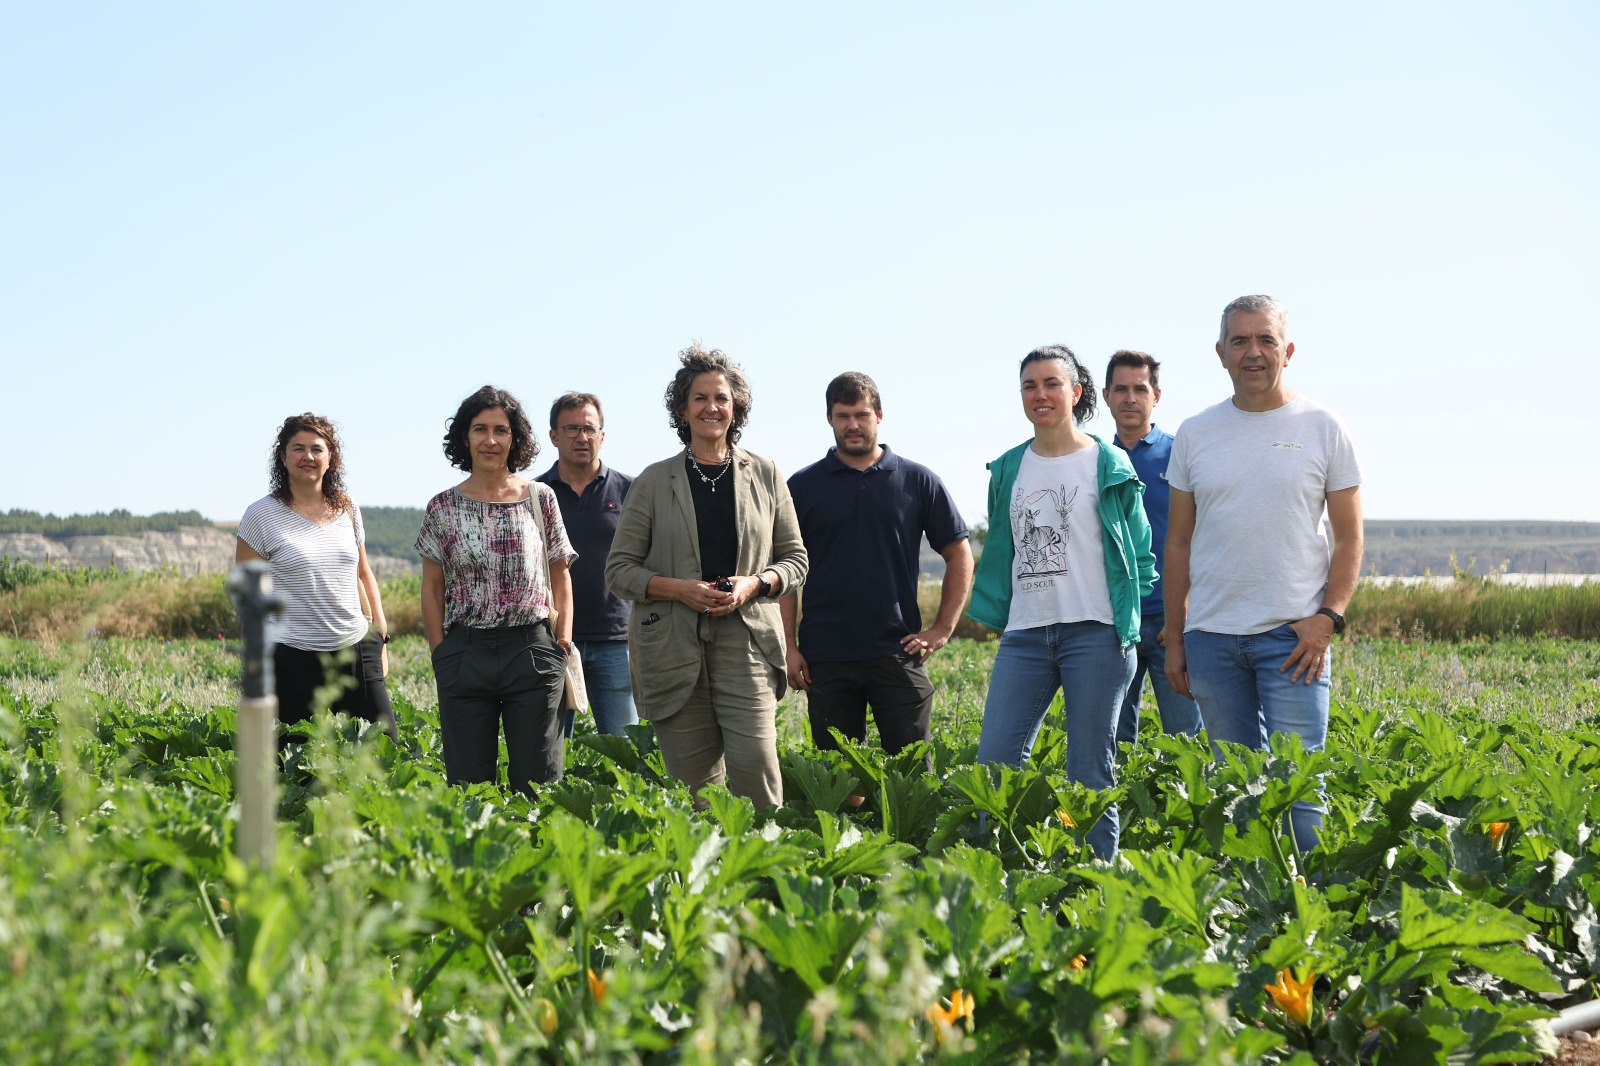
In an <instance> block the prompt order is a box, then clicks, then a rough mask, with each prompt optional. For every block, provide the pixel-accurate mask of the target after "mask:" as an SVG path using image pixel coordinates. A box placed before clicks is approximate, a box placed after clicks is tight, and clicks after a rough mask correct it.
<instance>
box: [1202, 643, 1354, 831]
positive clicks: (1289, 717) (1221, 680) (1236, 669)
mask: <svg viewBox="0 0 1600 1066" xmlns="http://www.w3.org/2000/svg"><path fill="white" fill-rule="evenodd" d="M1299 642H1300V638H1299V637H1298V636H1296V635H1295V631H1294V630H1293V629H1292V628H1291V627H1290V626H1289V625H1287V624H1284V625H1281V626H1279V627H1278V628H1276V629H1269V630H1267V632H1265V633H1255V634H1252V635H1250V636H1233V635H1230V634H1226V633H1206V632H1202V631H1200V630H1191V631H1190V632H1188V633H1185V634H1184V635H1183V648H1184V652H1185V654H1186V656H1187V663H1188V668H1189V690H1190V691H1191V692H1193V693H1194V698H1195V700H1196V701H1197V702H1198V703H1199V704H1200V714H1201V716H1202V717H1203V718H1204V719H1205V723H1206V733H1207V734H1208V735H1209V736H1210V737H1211V740H1212V743H1216V742H1217V741H1221V740H1227V741H1231V742H1233V743H1235V744H1243V745H1245V746H1246V747H1250V748H1256V749H1261V748H1265V747H1267V738H1268V737H1269V736H1271V735H1272V734H1273V733H1296V734H1299V736H1300V741H1301V743H1302V744H1304V745H1305V748H1306V750H1307V751H1321V750H1322V746H1323V745H1324V744H1325V743H1327V740H1328V692H1329V689H1330V687H1331V684H1330V681H1329V677H1330V675H1331V673H1332V664H1333V656H1332V655H1331V654H1330V655H1329V656H1328V658H1327V660H1326V661H1325V663H1324V665H1323V668H1322V676H1321V677H1320V678H1317V679H1316V680H1314V681H1313V682H1312V683H1311V684H1309V685H1308V684H1306V679H1305V678H1303V677H1302V678H1301V679H1300V682H1299V683H1298V684H1295V683H1293V682H1291V681H1290V680H1289V677H1290V675H1292V674H1293V673H1294V671H1293V670H1292V669H1290V670H1284V669H1281V667H1282V666H1283V663H1284V660H1285V659H1287V658H1288V657H1289V653H1290V652H1292V651H1294V648H1295V645H1296V644H1298V643H1299ZM1326 809H1327V808H1326V807H1324V806H1323V804H1322V802H1321V799H1320V796H1319V798H1318V801H1317V802H1315V803H1313V802H1311V801H1309V800H1299V801H1297V802H1296V803H1295V805H1294V809H1293V810H1291V811H1290V813H1289V821H1290V824H1291V825H1292V826H1293V828H1294V837H1295V842H1296V844H1297V845H1298V846H1299V847H1300V849H1301V850H1306V849H1308V848H1312V847H1315V846H1316V843H1317V838H1318V836H1319V834H1320V831H1321V828H1322V814H1323V811H1325V810H1326Z"/></svg>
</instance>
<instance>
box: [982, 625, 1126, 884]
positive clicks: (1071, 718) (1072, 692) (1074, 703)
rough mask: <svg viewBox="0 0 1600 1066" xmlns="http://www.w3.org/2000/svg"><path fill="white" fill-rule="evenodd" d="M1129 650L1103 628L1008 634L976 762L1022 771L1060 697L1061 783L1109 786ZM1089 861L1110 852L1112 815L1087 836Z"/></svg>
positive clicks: (1112, 780)
mask: <svg viewBox="0 0 1600 1066" xmlns="http://www.w3.org/2000/svg"><path fill="white" fill-rule="evenodd" d="M1133 667H1134V655H1133V652H1132V649H1129V650H1127V651H1124V650H1123V648H1122V645H1121V643H1120V642H1119V641H1118V640H1117V630H1116V627H1114V626H1109V625H1106V624H1105V623H1104V622H1061V623H1056V624H1053V625H1047V626H1039V627H1037V628H1035V629H1013V630H1009V631H1007V632H1006V633H1005V634H1003V635H1002V636H1001V638H1000V651H999V652H998V653H997V654H996V655H995V659H994V673H993V675H991V676H990V678H989V695H988V698H987V699H986V700H985V701H984V705H983V732H982V733H981V734H980V735H979V738H978V761H979V762H980V763H988V762H999V763H1009V764H1010V765H1012V766H1022V765H1025V764H1026V763H1027V761H1028V756H1029V755H1030V754H1031V753H1032V751H1033V744H1034V741H1036V740H1038V739H1039V728H1040V726H1042V725H1043V724H1044V716H1045V712H1046V711H1048V710H1049V709H1050V702H1051V701H1052V700H1053V699H1055V695H1056V692H1057V690H1060V692H1061V693H1062V700H1063V710H1064V716H1065V718H1066V726H1067V776H1068V777H1070V778H1071V779H1072V780H1074V781H1077V782H1081V783H1082V784H1085V785H1087V786H1089V787H1090V788H1097V789H1098V788H1110V787H1111V786H1112V784H1114V783H1115V769H1114V767H1115V763H1116V750H1117V749H1116V742H1117V719H1118V716H1119V715H1120V713H1121V710H1122V694H1123V693H1124V692H1126V691H1127V688H1128V681H1129V679H1130V678H1131V677H1132V676H1133ZM1088 839H1089V845H1090V846H1091V847H1093V848H1094V850H1095V854H1096V855H1099V856H1100V857H1101V858H1103V859H1109V858H1111V857H1112V856H1113V855H1115V854H1116V851H1117V808H1116V807H1115V806H1113V807H1111V808H1110V809H1109V810H1107V811H1106V813H1105V816H1104V817H1103V818H1101V819H1100V821H1098V822H1096V823H1095V824H1094V827H1093V828H1091V829H1090V830H1089V836H1088Z"/></svg>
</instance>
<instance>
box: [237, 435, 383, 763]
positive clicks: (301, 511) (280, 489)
mask: <svg viewBox="0 0 1600 1066" xmlns="http://www.w3.org/2000/svg"><path fill="white" fill-rule="evenodd" d="M268 469H269V470H270V471H271V483H272V491H271V492H270V493H268V494H267V495H266V496H263V497H262V498H261V499H259V500H257V501H256V502H255V503H252V504H251V505H250V506H249V507H248V508H246V509H245V512H244V517H243V518H242V519H240V521H239V541H238V545H237V548H236V551H235V557H236V558H237V559H238V560H239V561H240V562H244V561H245V560H247V559H264V560H266V561H267V562H268V563H269V564H271V566H272V587H273V590H274V591H275V592H277V593H278V594H279V595H281V596H282V597H283V598H284V600H285V601H286V603H287V606H286V607H285V609H284V612H283V619H282V623H283V628H282V632H281V633H280V634H279V636H278V643H277V645H276V646H275V647H274V648H273V654H272V667H273V675H274V676H273V682H274V689H275V691H276V693H277V696H278V720H279V721H282V722H303V721H306V720H307V719H309V718H310V717H311V712H312V707H313V705H314V700H315V695H316V690H317V689H318V688H319V687H320V686H322V685H324V684H326V683H328V681H329V680H335V679H337V680H338V681H339V683H340V685H341V689H340V692H339V695H338V696H337V698H335V700H334V702H333V705H332V708H331V709H332V710H335V711H342V712H344V713H346V714H351V715H354V716H355V717H357V718H364V719H366V720H367V721H369V722H373V723H376V724H377V725H379V726H380V727H381V728H382V729H383V730H384V731H385V732H387V733H388V734H389V737H390V739H391V740H396V741H398V740H399V732H398V730H397V729H396V728H395V721H394V710H393V708H391V707H390V705H389V688H388V686H387V684H385V682H384V679H383V646H384V645H385V644H387V643H388V642H389V626H388V622H387V620H386V619H385V618H384V615H383V598H382V596H380V595H379V593H378V579H377V578H376V577H375V576H374V575H373V573H372V568H371V567H370V566H368V565H367V549H366V536H365V534H364V533H363V531H362V528H361V512H360V510H359V509H357V507H356V505H355V503H354V502H353V501H352V500H351V499H350V497H349V496H348V495H346V494H345V491H344V464H343V462H342V461H341V458H340V455H339V437H338V434H337V433H336V432H335V430H334V426H333V423H332V422H330V421H328V419H326V418H323V417H322V416H320V415H314V414H310V413H309V412H308V413H306V414H302V415H292V416H290V417H289V418H286V419H284V421H283V425H282V426H281V427H279V429H278V438H277V441H276V442H275V443H274V444H273V446H272V459H271V462H270V465H269V467H268ZM358 586H360V587H364V588H365V590H366V594H367V599H368V601H369V602H370V603H371V604H372V622H371V623H370V624H369V623H368V622H367V619H366V616H365V615H364V613H363V612H362V605H361V592H360V589H359V588H358ZM346 648H352V649H354V655H353V656H352V657H351V659H350V661H349V662H347V663H344V664H339V663H338V662H337V661H336V659H337V657H338V653H339V652H341V651H344V650H345V649H346ZM329 656H333V657H334V659H332V660H330V659H328V657H329ZM330 671H332V672H333V673H334V677H333V678H330V677H329V672H330ZM283 739H284V740H302V739H304V735H303V734H285V736H284V738H283Z"/></svg>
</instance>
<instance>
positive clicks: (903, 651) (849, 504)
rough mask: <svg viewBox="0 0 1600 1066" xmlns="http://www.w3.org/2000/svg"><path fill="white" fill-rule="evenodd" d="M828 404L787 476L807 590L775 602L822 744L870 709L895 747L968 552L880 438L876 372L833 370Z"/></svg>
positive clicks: (943, 628) (946, 500) (967, 577)
mask: <svg viewBox="0 0 1600 1066" xmlns="http://www.w3.org/2000/svg"><path fill="white" fill-rule="evenodd" d="M826 399H827V410H828V424H829V426H830V427H831V428H832V429H833V439H834V447H833V448H831V449H829V451H828V454H827V456H826V457H824V458H823V459H822V460H821V461H820V462H816V463H813V464H811V465H810V466H808V467H806V468H805V469H804V470H801V471H799V472H797V473H796V474H795V475H794V476H793V477H791V478H789V492H790V494H791V495H792V496H793V497H794V509H795V514H796V515H797V516H798V517H799V519H800V535H801V536H802V537H803V538H804V540H805V545H806V554H807V555H809V556H810V558H811V571H810V573H809V575H808V576H807V577H806V584H805V588H804V589H803V590H802V592H801V593H797V594H791V595H788V596H784V597H783V598H782V599H781V600H779V608H780V610H781V611H782V613H783V631H784V638H785V644H786V645H787V650H788V660H789V662H788V668H789V669H788V672H789V684H791V685H793V686H794V687H795V688H798V689H800V690H802V691H804V692H806V693H808V706H809V709H810V717H811V738H812V740H813V742H814V743H815V744H816V745H817V747H819V748H836V747H837V746H838V745H837V744H836V743H835V742H834V739H833V737H832V735H831V734H829V732H828V730H829V728H833V729H837V730H839V732H840V733H843V734H844V735H845V736H847V737H850V738H852V739H854V740H860V741H864V740H866V737H867V707H868V706H871V708H872V717H873V721H874V722H876V723H877V726H878V736H879V738H880V739H881V741H882V743H883V747H884V750H885V751H887V752H890V753H891V754H892V753H894V752H897V751H899V750H900V749H901V748H904V747H905V746H906V745H907V744H910V743H912V742H913V741H917V740H927V739H928V735H929V728H928V726H929V716H930V714H931V712H932V710H933V685H932V684H931V683H930V682H929V681H928V672H927V669H926V668H925V667H924V666H923V663H924V662H925V661H926V660H927V658H928V656H929V655H932V654H933V653H934V652H936V651H938V650H939V649H940V648H942V647H944V646H945V644H946V643H947V642H948V641H949V640H950V635H951V634H952V633H954V632H955V628H956V622H957V621H958V620H959V619H960V617H961V610H962V608H963V607H964V606H965V605H966V602H967V593H968V592H969V591H970V590H971V587H972V569H973V567H972V549H971V548H970V547H969V546H968V544H967V524H966V522H964V521H962V518H961V512H960V511H958V510H957V509H956V505H955V500H953V499H952V498H951V496H950V493H949V490H947V489H946V488H945V487H944V482H942V481H940V480H939V477H938V475H936V474H935V473H934V472H933V471H931V470H929V469H928V468H927V467H925V466H922V465H921V464H919V463H913V462H912V461H911V460H909V459H906V458H903V457H901V456H899V455H896V454H894V453H893V452H891V451H890V450H889V448H888V446H887V445H883V444H879V443H878V424H879V423H880V422H882V420H883V404H882V402H881V400H880V398H879V395H878V387H877V385H875V384H874V383H873V381H872V379H871V378H869V377H867V375H865V374H858V373H853V372H852V373H847V374H840V375H839V376H838V377H836V378H834V379H833V381H831V382H830V383H829V384H828V389H827V393H826ZM924 536H926V537H927V538H928V542H929V543H930V544H932V545H933V546H934V548H935V550H937V551H938V552H939V554H940V555H942V556H944V560H945V575H944V591H943V593H942V594H941V596H940V599H939V615H938V617H937V618H936V619H934V621H933V624H932V625H930V626H928V627H927V628H926V629H924V628H923V624H922V613H921V611H920V610H919V609H918V607H917V574H918V565H917V560H918V556H919V554H920V552H921V548H922V538H923V537H924ZM580 550H581V549H580ZM800 595H803V596H804V603H803V605H801V604H799V603H797V598H798V596H800ZM797 616H800V617H799V625H798V626H796V619H797ZM797 638H798V639H797ZM852 799H853V801H854V802H856V803H859V802H860V799H859V798H857V797H852Z"/></svg>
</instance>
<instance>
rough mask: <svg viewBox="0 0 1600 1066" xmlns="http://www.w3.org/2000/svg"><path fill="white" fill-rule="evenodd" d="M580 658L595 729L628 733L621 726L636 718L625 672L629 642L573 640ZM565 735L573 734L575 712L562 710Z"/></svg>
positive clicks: (631, 687)
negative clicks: (564, 717) (564, 716)
mask: <svg viewBox="0 0 1600 1066" xmlns="http://www.w3.org/2000/svg"><path fill="white" fill-rule="evenodd" d="M572 643H573V645H574V646H576V647H577V649H578V655H579V656H580V657H581V658H582V659H583V684H584V687H585V688H587V689H588V690H589V707H590V708H591V709H592V710H593V711H594V728H595V732H597V733H610V734H611V735H612V736H618V737H622V736H627V732H626V731H625V730H624V729H623V726H629V725H633V724H635V723H637V722H638V721H639V712H638V711H637V710H636V709H635V708H634V706H633V681H632V679H631V678H629V676H628V642H627V641H625V640H575V641H573V642H572ZM564 713H565V715H566V719H565V721H564V723H563V724H564V725H565V726H566V731H567V736H569V737H570V736H572V726H573V723H574V721H575V720H576V715H574V714H573V713H572V712H571V711H566V712H564Z"/></svg>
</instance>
